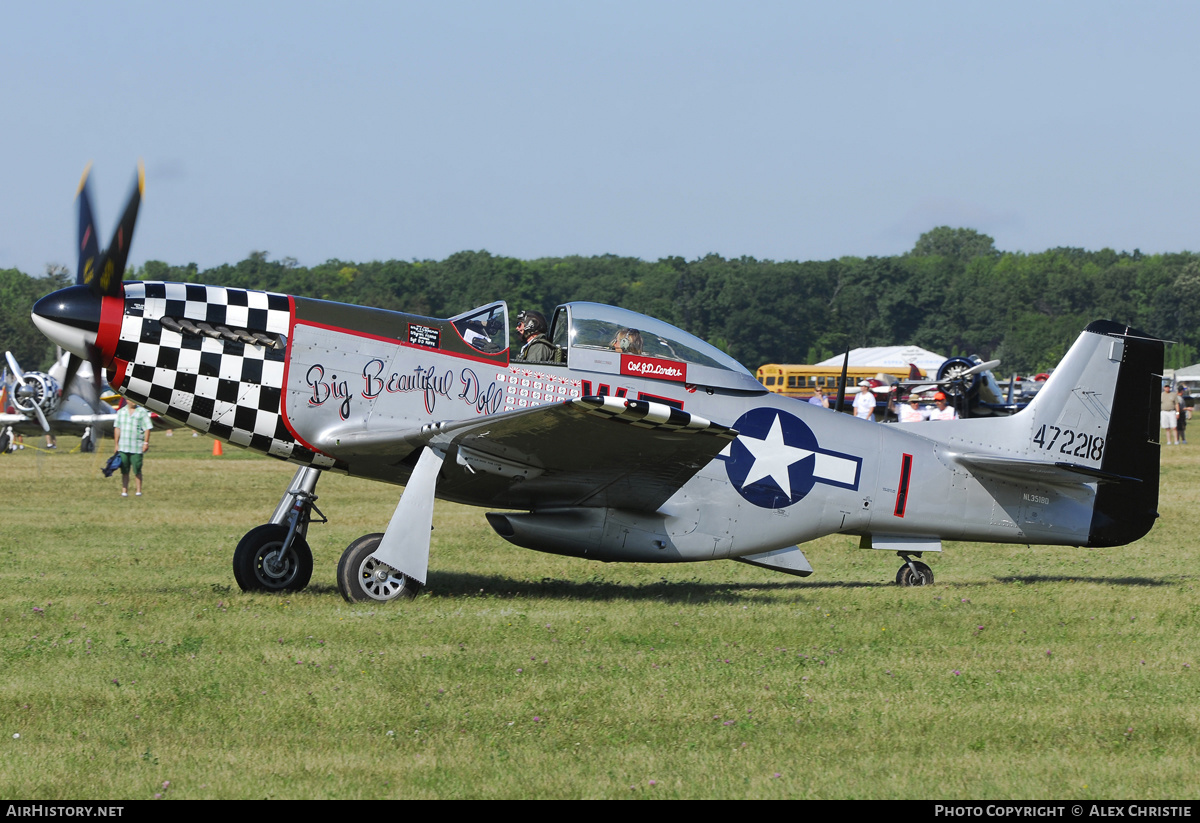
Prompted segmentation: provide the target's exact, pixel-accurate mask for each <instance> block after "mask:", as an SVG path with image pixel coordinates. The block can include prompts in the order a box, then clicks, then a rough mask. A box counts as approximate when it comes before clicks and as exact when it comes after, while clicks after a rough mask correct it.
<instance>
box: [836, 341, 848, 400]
mask: <svg viewBox="0 0 1200 823" xmlns="http://www.w3.org/2000/svg"><path fill="white" fill-rule="evenodd" d="M849 368H850V350H849V349H846V356H845V357H843V358H842V378H841V380H840V381H839V382H838V399H837V411H838V413H839V414H841V412H842V409H844V408H846V372H847V371H848V370H849Z"/></svg>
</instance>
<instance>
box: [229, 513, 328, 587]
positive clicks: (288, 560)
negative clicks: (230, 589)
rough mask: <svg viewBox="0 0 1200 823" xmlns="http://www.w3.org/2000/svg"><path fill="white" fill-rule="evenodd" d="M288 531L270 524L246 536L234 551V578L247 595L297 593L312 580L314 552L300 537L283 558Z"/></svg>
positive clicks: (257, 528) (277, 525) (294, 541)
mask: <svg viewBox="0 0 1200 823" xmlns="http://www.w3.org/2000/svg"><path fill="white" fill-rule="evenodd" d="M287 533H288V527H287V526H285V525H282V524H277V523H267V524H265V525H262V526H257V527H255V528H253V529H251V530H250V531H248V532H246V536H245V537H243V538H242V539H241V542H239V543H238V544H237V548H236V549H234V550H233V578H234V580H236V581H237V584H238V586H240V587H241V589H242V591H244V592H298V591H300V590H301V589H303V588H304V587H305V586H307V585H308V581H309V580H310V579H312V573H313V556H312V550H311V549H309V548H308V543H306V542H305V541H304V538H302V537H300V536H299V535H297V536H296V537H294V538H293V539H292V545H291V546H290V547H289V548H288V550H287V552H286V553H285V554H283V556H282V557H280V551H281V550H282V549H283V541H284V540H286V539H287Z"/></svg>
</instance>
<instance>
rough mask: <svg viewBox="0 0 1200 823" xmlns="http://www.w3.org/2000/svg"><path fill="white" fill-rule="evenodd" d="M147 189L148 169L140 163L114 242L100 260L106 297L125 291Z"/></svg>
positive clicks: (101, 292) (101, 287)
mask: <svg viewBox="0 0 1200 823" xmlns="http://www.w3.org/2000/svg"><path fill="white" fill-rule="evenodd" d="M145 188H146V169H145V166H143V165H142V163H141V162H140V161H139V162H138V171H137V181H136V182H135V183H134V186H133V191H132V192H131V193H130V195H129V203H128V204H127V205H126V206H125V214H124V215H122V217H121V222H120V223H119V224H118V225H117V230H116V232H115V233H114V234H113V239H112V242H111V243H109V244H108V249H107V250H106V251H105V252H104V255H103V257H102V258H101V260H100V271H99V284H100V286H99V288H100V292H99V293H100V294H102V295H104V296H106V297H117V296H119V295H121V294H122V293H123V292H124V290H125V285H124V282H123V281H124V278H125V264H126V263H127V262H128V260H129V244H130V243H132V242H133V227H134V224H136V223H137V213H138V206H139V205H141V202H142V193H143V191H145Z"/></svg>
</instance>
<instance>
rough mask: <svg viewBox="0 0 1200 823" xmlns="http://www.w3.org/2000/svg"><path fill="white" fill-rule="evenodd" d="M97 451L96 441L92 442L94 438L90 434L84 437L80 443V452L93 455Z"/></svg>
mask: <svg viewBox="0 0 1200 823" xmlns="http://www.w3.org/2000/svg"><path fill="white" fill-rule="evenodd" d="M95 450H96V441H94V440H92V436H91V435H90V434H89V435H85V436H84V437H83V438H82V439H81V440H80V441H79V451H80V453H82V454H91V453H92V452H94V451H95Z"/></svg>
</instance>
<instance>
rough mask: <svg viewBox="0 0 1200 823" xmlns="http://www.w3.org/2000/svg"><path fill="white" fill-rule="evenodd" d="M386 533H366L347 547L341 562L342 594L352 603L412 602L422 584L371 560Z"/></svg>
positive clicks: (338, 580) (339, 571) (340, 579)
mask: <svg viewBox="0 0 1200 823" xmlns="http://www.w3.org/2000/svg"><path fill="white" fill-rule="evenodd" d="M382 539H383V535H382V534H365V535H363V536H362V537H360V538H358V539H357V540H355V541H354V542H353V543H351V544H350V545H349V546H347V547H346V551H344V552H342V559H341V560H339V561H338V570H337V582H338V591H340V592H341V593H342V597H344V598H346V600H348V601H349V602H351V603H361V602H365V601H370V600H381V601H386V600H398V599H401V598H403V599H405V600H412V599H413V598H414V597H416V596H417V593H418V592H420V591H421V584H420V583H418V582H417V581H415V580H413V579H412V578H411V577H408V576H406V575H404V574H402V573H400V572H398V571H396V570H395V569H393V568H392V567H391V566H389V565H387V564H385V563H380V562H379V561H378V560H376V559H375V558H373V557H371V552H373V551H375V550H376V549H377V548H379V541H380V540H382Z"/></svg>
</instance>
